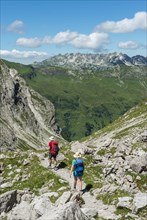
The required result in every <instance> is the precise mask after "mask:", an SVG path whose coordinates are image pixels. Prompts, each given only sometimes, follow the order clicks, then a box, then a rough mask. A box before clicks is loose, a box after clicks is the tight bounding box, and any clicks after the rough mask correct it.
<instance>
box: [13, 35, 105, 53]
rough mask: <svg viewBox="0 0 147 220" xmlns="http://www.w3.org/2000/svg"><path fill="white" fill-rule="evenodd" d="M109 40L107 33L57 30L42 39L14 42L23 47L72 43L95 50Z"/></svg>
mask: <svg viewBox="0 0 147 220" xmlns="http://www.w3.org/2000/svg"><path fill="white" fill-rule="evenodd" d="M108 42H109V37H108V34H107V33H91V34H90V35H84V34H80V33H77V32H70V31H65V32H59V33H57V34H56V35H55V36H54V37H51V36H45V37H44V38H42V39H39V38H37V37H35V38H19V39H17V41H16V44H17V45H19V46H23V47H30V48H35V47H40V46H42V45H48V44H55V45H65V44H68V45H72V46H74V47H76V48H83V49H84V48H85V49H93V50H96V49H98V48H101V47H102V46H103V44H106V43H108Z"/></svg>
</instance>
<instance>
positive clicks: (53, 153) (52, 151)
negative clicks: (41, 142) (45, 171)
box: [51, 141, 59, 155]
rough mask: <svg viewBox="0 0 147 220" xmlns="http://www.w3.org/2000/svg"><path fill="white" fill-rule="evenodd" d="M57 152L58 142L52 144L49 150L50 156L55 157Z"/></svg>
mask: <svg viewBox="0 0 147 220" xmlns="http://www.w3.org/2000/svg"><path fill="white" fill-rule="evenodd" d="M58 152H59V146H58V142H55V141H54V143H53V146H52V148H51V154H52V155H57V154H58Z"/></svg>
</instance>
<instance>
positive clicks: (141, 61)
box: [34, 53, 147, 70]
mask: <svg viewBox="0 0 147 220" xmlns="http://www.w3.org/2000/svg"><path fill="white" fill-rule="evenodd" d="M41 65H43V66H44V65H50V66H60V67H66V68H71V69H77V70H80V69H82V68H86V69H91V70H98V69H103V68H106V69H107V68H110V67H114V66H116V65H126V66H145V65H147V58H146V57H143V56H140V55H137V56H133V57H129V56H128V55H126V54H122V53H109V54H81V53H76V54H73V53H67V54H64V55H62V54H59V55H56V56H53V57H50V58H49V59H47V60H44V61H43V62H40V63H34V66H41Z"/></svg>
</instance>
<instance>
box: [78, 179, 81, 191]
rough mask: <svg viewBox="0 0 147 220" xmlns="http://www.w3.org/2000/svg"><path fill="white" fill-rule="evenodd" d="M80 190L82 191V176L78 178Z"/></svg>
mask: <svg viewBox="0 0 147 220" xmlns="http://www.w3.org/2000/svg"><path fill="white" fill-rule="evenodd" d="M78 182H79V188H80V190H82V176H78Z"/></svg>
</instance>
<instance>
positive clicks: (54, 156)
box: [48, 153, 57, 160]
mask: <svg viewBox="0 0 147 220" xmlns="http://www.w3.org/2000/svg"><path fill="white" fill-rule="evenodd" d="M48 157H49V159H52V158H54V160H56V157H57V155H53V154H51V153H49V154H48Z"/></svg>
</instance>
